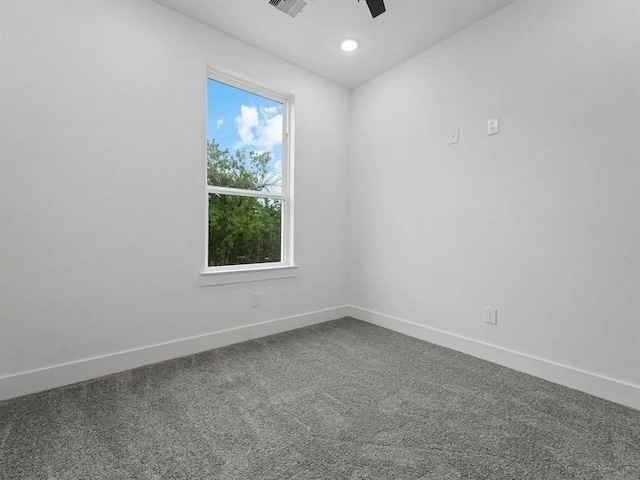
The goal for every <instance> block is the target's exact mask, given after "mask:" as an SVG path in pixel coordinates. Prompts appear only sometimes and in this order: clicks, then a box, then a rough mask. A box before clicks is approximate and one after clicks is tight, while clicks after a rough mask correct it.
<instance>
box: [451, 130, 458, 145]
mask: <svg viewBox="0 0 640 480" xmlns="http://www.w3.org/2000/svg"><path fill="white" fill-rule="evenodd" d="M454 143H460V129H459V128H453V129H451V130H449V145H453V144H454Z"/></svg>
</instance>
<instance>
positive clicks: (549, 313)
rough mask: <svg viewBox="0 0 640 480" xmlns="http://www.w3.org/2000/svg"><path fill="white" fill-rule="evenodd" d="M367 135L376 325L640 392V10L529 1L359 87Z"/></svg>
mask: <svg viewBox="0 0 640 480" xmlns="http://www.w3.org/2000/svg"><path fill="white" fill-rule="evenodd" d="M494 116H497V117H500V119H501V122H502V133H501V134H500V135H498V136H493V137H487V135H486V128H487V127H486V125H487V120H488V119H489V118H491V117H494ZM454 127H460V132H461V133H460V143H459V144H458V145H454V146H449V145H448V142H447V132H448V130H449V129H450V128H454ZM352 134H353V143H352V145H351V149H352V165H351V167H350V177H351V182H350V187H351V188H350V199H349V202H350V219H351V222H350V242H351V263H350V271H349V277H350V279H349V284H350V293H351V298H350V302H351V303H352V304H353V305H355V306H357V307H360V308H361V309H366V310H370V311H372V312H373V313H372V312H364V311H361V314H362V315H363V316H365V317H370V318H376V314H377V313H381V314H384V315H383V316H386V318H387V319H389V318H391V317H395V318H396V319H400V320H406V321H409V322H413V323H417V324H420V325H424V326H428V327H432V328H434V329H439V330H443V331H446V332H450V333H453V334H455V335H458V336H463V337H467V338H468V339H472V340H476V341H479V342H485V343H489V344H492V345H496V346H499V347H503V348H506V349H510V350H515V351H516V352H521V353H524V354H526V355H531V356H535V357H539V358H541V359H545V360H549V361H550V362H556V363H559V364H562V365H566V366H569V367H573V368H575V369H578V370H580V369H581V370H585V371H587V372H591V373H594V374H596V375H601V376H605V377H610V378H612V379H615V380H619V381H620V382H622V383H624V382H627V383H630V384H635V385H636V387H635V388H638V387H637V385H640V193H639V192H640V190H639V188H640V163H639V162H640V3H639V2H638V1H581V2H565V1H557V2H550V1H549V2H547V1H537V2H535V1H534V2H525V1H520V2H516V3H514V4H512V5H510V6H508V7H506V8H505V9H503V10H500V11H498V12H497V13H496V14H494V15H492V16H490V17H488V18H486V19H485V20H483V21H481V22H480V23H477V24H475V25H473V26H471V27H470V28H468V29H466V30H464V31H462V32H461V33H459V34H457V35H455V36H454V37H452V38H450V39H448V40H447V41H445V42H443V43H441V44H439V45H438V46H436V47H434V48H432V49H430V50H427V51H425V52H423V53H422V54H420V55H418V56H417V57H414V58H413V59H411V60H409V61H407V62H405V63H403V64H401V65H400V66H398V67H396V68H394V69H392V70H391V71H389V72H387V73H385V74H383V75H381V76H380V77H378V78H376V79H374V80H372V81H370V82H369V83H367V84H365V85H364V86H361V87H360V88H358V89H356V90H355V92H354V93H353V98H352ZM485 305H493V306H496V307H497V308H498V309H499V325H498V326H496V327H494V326H488V325H485V324H484V323H483V307H484V306H485ZM378 318H382V317H380V316H378ZM389 322H391V323H393V322H392V321H391V320H389ZM383 323H384V322H383ZM635 392H636V393H635V394H634V395H636V398H635V400H633V401H631V400H629V402H627V403H629V404H632V403H633V404H635V405H640V396H638V393H640V390H635ZM597 393H602V392H597ZM631 393H632V394H633V391H631ZM634 402H635V403H634Z"/></svg>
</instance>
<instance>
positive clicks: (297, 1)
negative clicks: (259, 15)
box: [269, 0, 313, 17]
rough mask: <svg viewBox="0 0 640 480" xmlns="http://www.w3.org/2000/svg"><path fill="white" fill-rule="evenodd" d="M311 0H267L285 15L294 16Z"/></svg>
mask: <svg viewBox="0 0 640 480" xmlns="http://www.w3.org/2000/svg"><path fill="white" fill-rule="evenodd" d="M312 1H313V0H269V3H270V4H271V5H273V6H274V7H276V8H277V9H278V10H281V11H283V12H284V13H286V14H287V15H290V16H292V17H295V16H296V15H298V14H299V13H300V12H301V11H302V9H303V8H304V7H306V6H307V4H308V3H310V2H312Z"/></svg>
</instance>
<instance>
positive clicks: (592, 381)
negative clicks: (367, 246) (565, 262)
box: [348, 306, 640, 410]
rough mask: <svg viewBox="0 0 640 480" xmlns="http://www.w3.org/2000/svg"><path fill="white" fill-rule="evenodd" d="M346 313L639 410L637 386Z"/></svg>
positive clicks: (360, 311) (385, 318) (379, 316)
mask: <svg viewBox="0 0 640 480" xmlns="http://www.w3.org/2000/svg"><path fill="white" fill-rule="evenodd" d="M348 312H349V316H351V317H353V318H356V319H358V320H362V321H365V322H368V323H372V324H374V325H378V326H380V327H384V328H388V329H389V330H394V331H396V332H399V333H403V334H405V335H409V336H411V337H415V338H419V339H421V340H425V341H427V342H430V343H435V344H436V345H441V346H443V347H447V348H451V349H453V350H457V351H459V352H462V353H466V354H468V355H471V356H473V357H477V358H481V359H483V360H487V361H489V362H492V363H497V364H498V365H502V366H505V367H508V368H512V369H514V370H517V371H519V372H523V373H527V374H529V375H533V376H534V377H538V378H542V379H544V380H548V381H550V382H554V383H558V384H560V385H564V386H566V387H569V388H573V389H575V390H579V391H581V392H585V393H588V394H591V395H594V396H596V397H600V398H604V399H606V400H610V401H612V402H616V403H620V404H622V405H626V406H628V407H631V408H635V409H638V410H640V386H639V385H634V384H631V383H627V382H624V381H621V380H615V379H613V378H609V377H606V376H603V375H599V374H596V373H592V372H587V371H585V370H581V369H578V368H574V367H570V366H567V365H562V364H559V363H556V362H553V361H550V360H545V359H543V358H538V357H534V356H532V355H528V354H526V353H522V352H517V351H514V350H510V349H507V348H504V347H499V346H496V345H492V344H489V343H485V342H481V341H478V340H474V339H472V338H468V337H464V336H461V335H457V334H455V333H451V332H446V331H443V330H439V329H436V328H432V327H427V326H425V325H420V324H418V323H413V322H410V321H407V320H403V319H400V318H396V317H392V316H390V315H385V314H383V313H379V312H374V311H371V310H367V309H364V308H360V307H354V306H350V307H349V308H348Z"/></svg>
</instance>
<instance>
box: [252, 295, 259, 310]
mask: <svg viewBox="0 0 640 480" xmlns="http://www.w3.org/2000/svg"><path fill="white" fill-rule="evenodd" d="M259 306H260V292H253V293H252V294H251V308H258V307H259Z"/></svg>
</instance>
